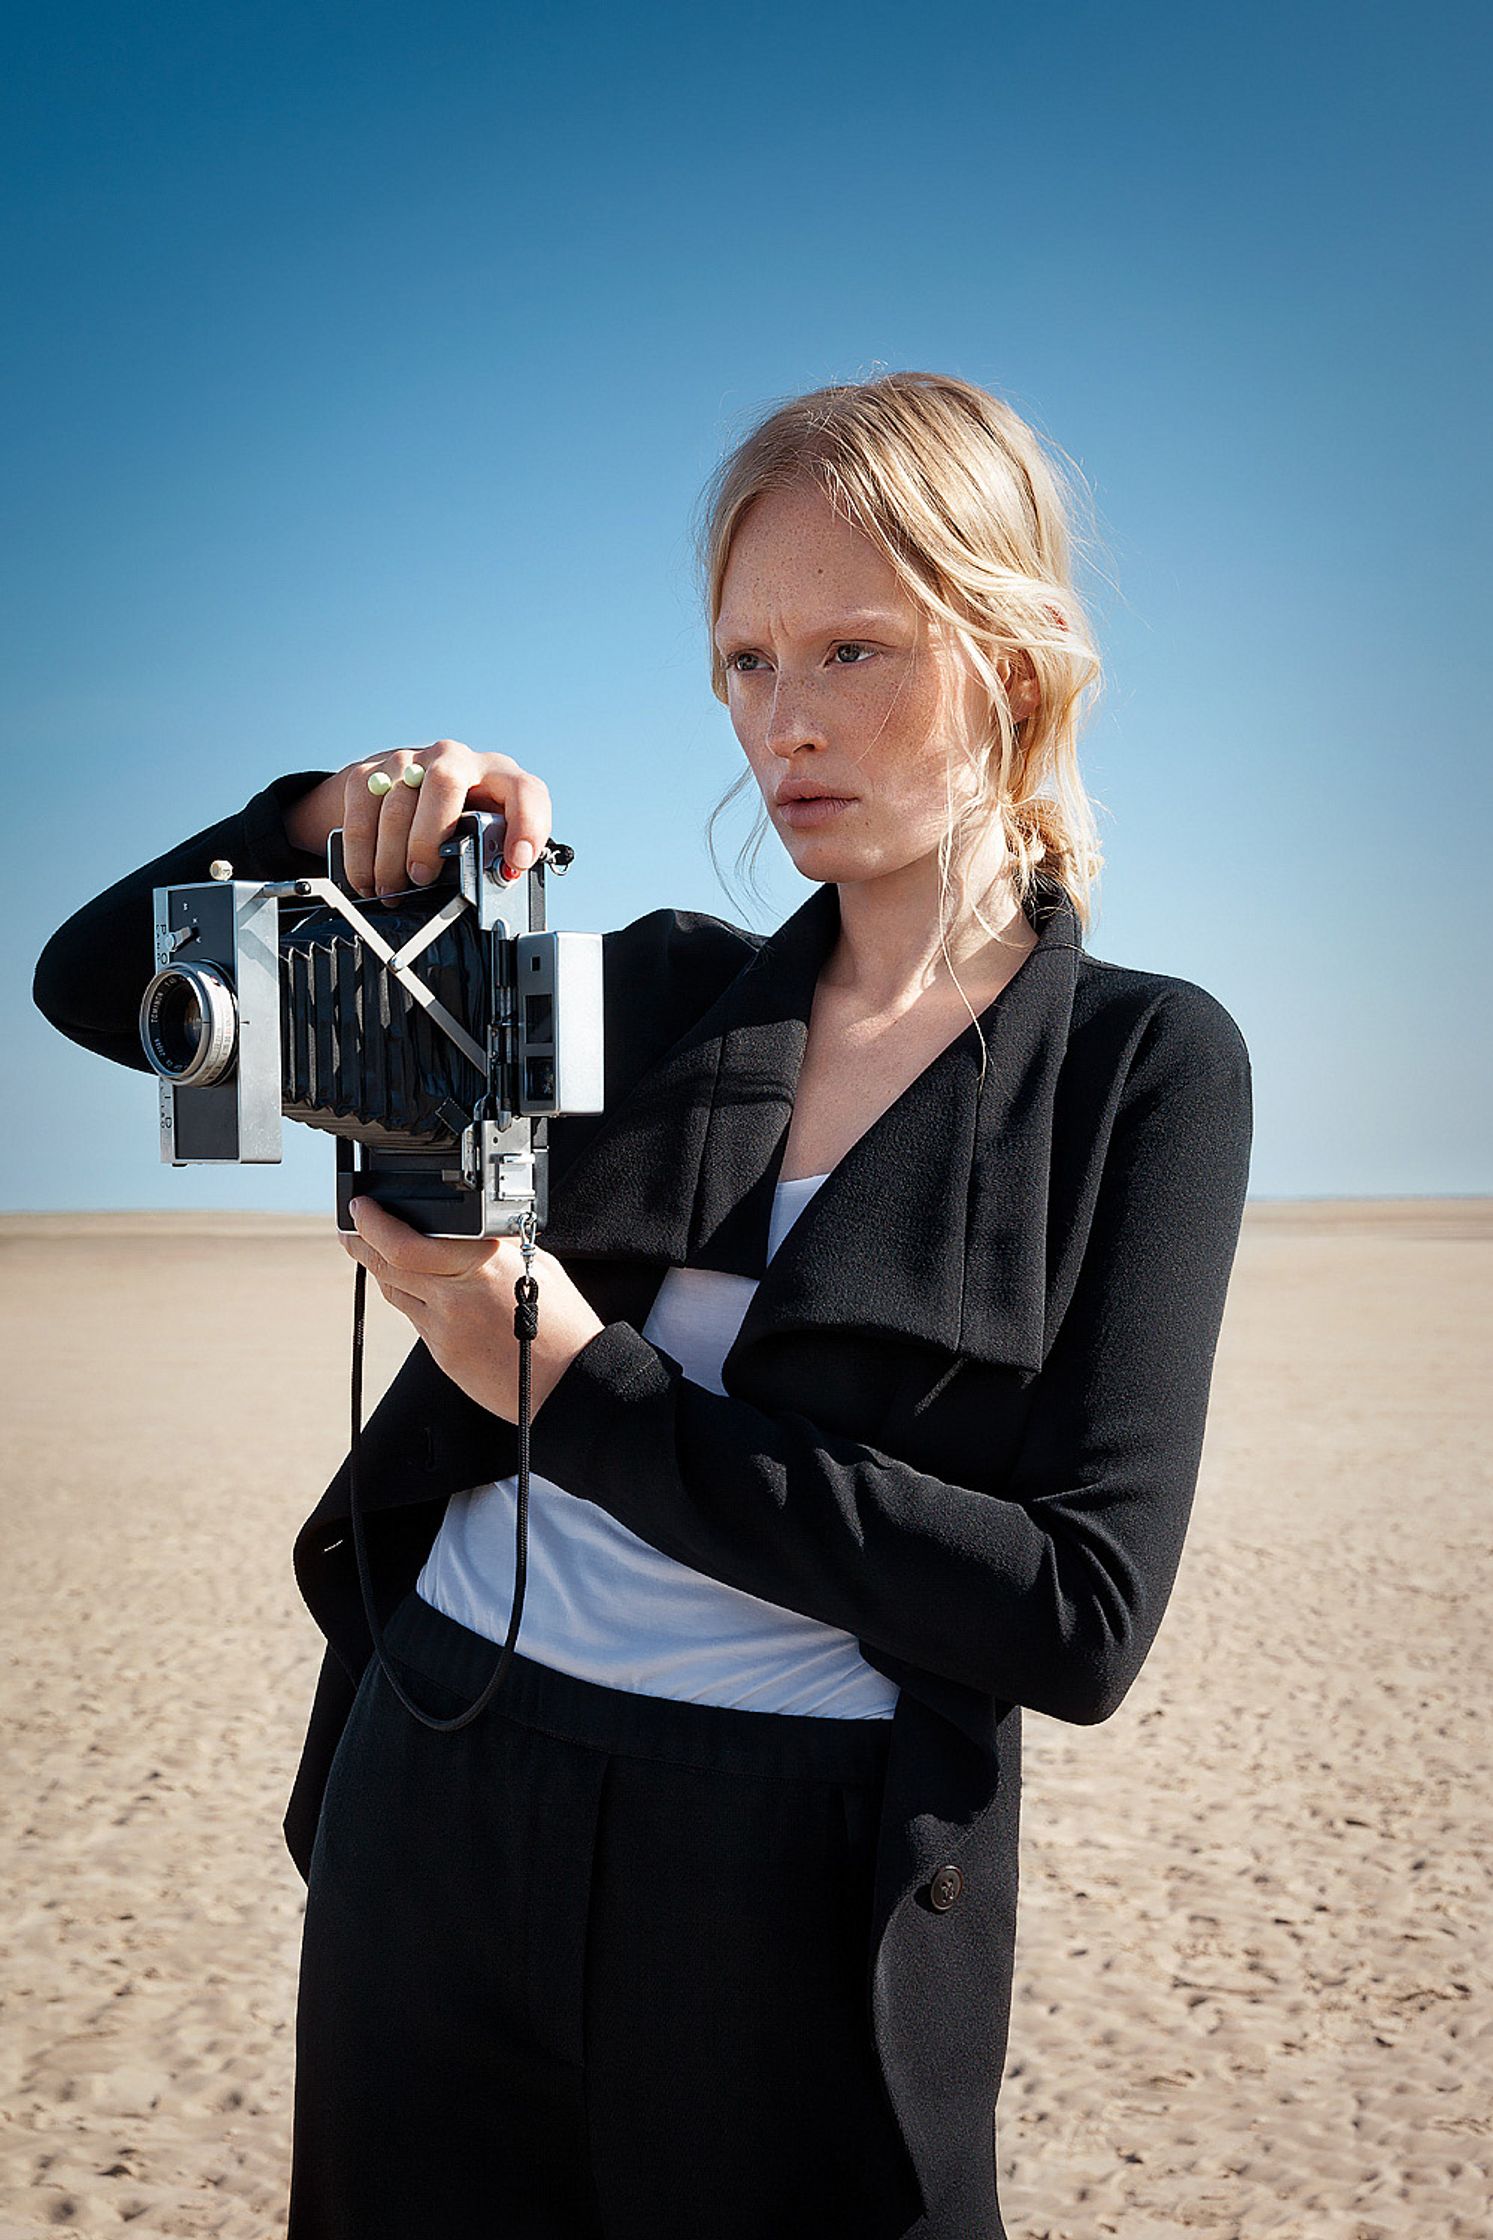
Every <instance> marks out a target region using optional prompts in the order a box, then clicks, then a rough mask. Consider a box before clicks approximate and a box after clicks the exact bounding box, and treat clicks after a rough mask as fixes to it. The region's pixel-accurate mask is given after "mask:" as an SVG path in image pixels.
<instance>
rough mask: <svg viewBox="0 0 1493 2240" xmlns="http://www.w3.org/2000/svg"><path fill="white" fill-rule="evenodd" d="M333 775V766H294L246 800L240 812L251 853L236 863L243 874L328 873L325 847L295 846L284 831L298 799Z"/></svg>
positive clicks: (288, 876)
mask: <svg viewBox="0 0 1493 2240" xmlns="http://www.w3.org/2000/svg"><path fill="white" fill-rule="evenodd" d="M331 775H332V773H331V771H330V770H293V771H291V772H290V774H289V775H288V776H286V777H283V778H272V779H271V780H270V782H269V784H268V785H267V786H265V787H263V788H262V789H261V790H260V791H259V792H258V793H256V794H255V795H254V797H253V799H252V800H250V801H248V802H246V803H245V805H244V807H243V809H242V810H241V811H240V812H239V814H240V819H241V824H242V829H243V836H244V844H245V846H246V848H247V851H248V855H247V860H246V861H245V862H244V863H243V864H241V865H240V864H237V863H236V864H235V865H234V870H235V872H237V873H238V874H239V876H240V877H242V876H243V874H244V873H245V872H247V873H248V875H249V877H250V878H251V879H304V878H318V879H319V878H324V877H325V875H326V868H327V858H326V851H325V849H322V850H320V851H314V850H312V849H308V848H296V847H293V846H292V845H291V842H290V840H289V838H288V837H287V834H286V831H285V818H286V815H287V813H288V811H289V810H290V809H291V807H292V806H293V805H294V804H295V803H296V802H297V801H299V800H301V799H302V797H303V796H304V795H306V794H308V793H312V792H314V791H315V789H316V788H317V786H319V785H320V784H321V782H322V780H323V779H324V778H329V777H330V776H331Z"/></svg>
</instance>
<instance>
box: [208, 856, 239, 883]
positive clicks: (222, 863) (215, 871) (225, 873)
mask: <svg viewBox="0 0 1493 2240" xmlns="http://www.w3.org/2000/svg"><path fill="white" fill-rule="evenodd" d="M207 875H208V877H209V878H210V879H231V878H232V877H233V865H232V864H231V863H230V862H229V861H228V858H227V857H226V856H214V857H213V860H212V862H211V863H210V864H209V865H208V867H207Z"/></svg>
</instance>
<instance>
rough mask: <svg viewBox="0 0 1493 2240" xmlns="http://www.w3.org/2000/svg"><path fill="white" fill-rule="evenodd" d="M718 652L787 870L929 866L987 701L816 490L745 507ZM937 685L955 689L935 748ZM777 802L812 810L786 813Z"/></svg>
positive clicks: (880, 560)
mask: <svg viewBox="0 0 1493 2240" xmlns="http://www.w3.org/2000/svg"><path fill="white" fill-rule="evenodd" d="M715 636H716V644H717V646H718V648H719V650H720V654H721V658H722V660H723V661H724V663H725V668H726V690H727V705H728V707H729V709H730V714H731V722H732V725H733V727H734V729H735V732H736V736H737V738H738V739H739V740H740V741H741V744H742V747H743V749H744V751H745V753H746V758H747V761H748V762H749V763H750V764H751V767H752V773H753V775H754V776H755V778H756V780H757V783H758V785H759V786H760V787H761V789H762V794H763V798H764V800H765V801H766V803H767V808H768V814H769V815H770V816H771V818H772V821H773V825H774V828H775V829H776V831H777V833H778V835H779V837H780V839H781V840H782V842H783V845H784V846H785V847H786V848H787V850H788V853H789V855H790V856H791V857H792V858H793V861H794V864H795V866H796V867H797V869H798V870H799V871H801V872H802V873H803V874H804V876H805V877H806V878H810V879H819V880H854V879H871V878H878V877H881V876H883V875H885V874H886V873H888V872H892V871H898V870H901V869H902V868H903V867H904V866H906V865H908V864H911V863H914V862H916V861H918V860H919V859H921V858H923V857H927V856H931V855H932V854H933V852H934V851H935V850H936V848H937V846H938V843H939V839H940V837H941V835H942V833H943V830H944V826H945V823H946V821H947V804H948V798H949V788H950V787H952V791H953V798H954V800H955V802H956V804H957V803H958V802H959V801H960V800H961V799H962V798H964V797H965V796H966V794H967V793H968V792H969V791H970V790H972V785H973V780H972V778H971V776H970V773H969V771H968V769H967V766H966V757H965V755H964V753H963V752H962V750H961V748H960V737H959V734H960V732H961V731H962V732H963V733H964V735H965V736H969V735H971V734H972V733H973V732H974V730H975V727H976V726H977V725H978V724H979V723H980V722H981V720H982V716H983V709H984V694H983V690H982V689H981V687H980V686H979V684H978V681H977V679H976V678H975V676H974V673H973V671H972V670H971V669H970V668H969V665H968V662H967V660H966V659H965V657H964V656H963V654H962V653H961V652H960V651H959V649H958V648H957V647H956V646H954V645H953V644H952V643H951V642H949V641H948V640H947V639H946V638H945V636H944V634H943V632H942V630H941V628H940V626H939V625H937V624H936V623H934V622H932V621H930V620H929V619H927V618H926V617H925V616H924V615H923V613H922V611H921V610H920V609H919V608H918V607H917V606H916V605H915V604H914V603H913V601H912V599H911V598H910V597H909V595H908V594H907V592H906V591H905V590H904V589H903V588H902V584H901V582H900V580H899V578H898V576H897V572H896V570H895V569H894V568H893V566H892V564H891V562H890V561H889V560H888V559H886V558H885V556H884V555H883V554H882V553H881V552H880V551H879V550H878V548H877V547H876V546H875V545H874V544H873V543H872V542H871V539H870V538H869V537H868V536H866V535H865V534H864V533H863V531H861V530H860V529H857V528H855V527H854V526H853V525H852V524H851V523H849V522H847V521H846V520H845V519H844V518H843V516H842V515H840V514H837V513H836V512H835V510H834V508H833V507H832V506H831V504H830V502H829V500H828V499H827V498H826V497H825V496H824V494H823V492H822V491H821V490H820V489H819V488H818V487H817V486H816V485H813V484H810V483H803V484H796V485H794V486H793V487H792V488H790V489H786V490H772V491H768V492H766V493H765V494H764V495H763V496H762V497H760V498H758V499H756V500H755V501H754V502H753V504H752V505H751V506H750V507H749V509H748V511H747V513H746V515H745V517H744V519H743V520H742V522H741V525H740V527H739V528H738V529H737V532H736V535H735V538H734V540H733V542H732V545H731V552H730V557H729V559H728V561H727V565H726V572H725V578H724V581H723V585H722V595H721V611H720V619H719V621H718V623H717V625H716V633H715ZM941 673H946V674H947V675H948V677H949V679H950V683H951V687H952V690H951V693H950V700H949V707H948V711H947V714H946V716H945V719H944V723H945V728H944V730H943V731H942V733H940V730H939V715H938V695H939V686H940V677H941ZM1015 712H1016V713H1017V714H1018V715H1019V714H1020V712H1021V710H1020V708H1019V707H1017V708H1016V709H1015ZM951 749H953V750H955V751H953V752H952V754H951V752H950V750H951ZM946 769H948V770H949V772H950V773H951V774H950V776H949V777H948V778H947V780H946V774H945V773H946ZM785 787H792V788H806V789H810V790H812V792H813V793H814V794H815V795H816V796H817V797H818V798H817V799H815V800H813V801H809V800H804V801H801V802H794V801H792V800H791V799H788V798H786V797H785V795H784V791H783V789H784V788H785Z"/></svg>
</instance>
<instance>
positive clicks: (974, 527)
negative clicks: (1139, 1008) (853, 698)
mask: <svg viewBox="0 0 1493 2240" xmlns="http://www.w3.org/2000/svg"><path fill="white" fill-rule="evenodd" d="M805 482H809V483H812V484H815V485H817V486H818V488H819V489H821V490H822V491H823V492H824V494H825V496H826V497H827V498H828V499H829V500H830V503H831V504H832V505H833V506H834V507H835V509H836V511H837V512H839V513H840V514H841V515H842V516H843V517H844V518H845V519H846V520H848V521H850V522H851V523H853V524H854V525H855V526H856V527H857V528H859V529H861V530H863V531H864V532H865V534H866V535H867V536H869V537H870V538H871V539H872V540H873V542H874V543H875V544H876V545H878V546H879V547H880V549H881V551H882V552H883V553H884V554H885V555H886V557H887V559H888V560H889V561H890V562H891V564H892V566H893V567H894V568H895V569H896V571H897V574H898V576H899V577H900V579H901V581H902V583H903V584H904V586H905V587H906V589H907V591H908V593H909V594H910V595H911V597H912V598H913V600H914V601H915V602H916V604H917V605H918V606H919V607H920V608H921V610H922V612H923V614H924V616H925V618H927V619H928V620H929V621H930V622H934V623H938V624H941V625H943V627H944V631H945V633H946V634H947V636H948V638H949V639H951V640H952V642H953V644H954V645H955V646H956V647H958V648H959V649H961V650H962V651H963V653H964V655H965V657H966V658H967V660H968V661H969V663H970V665H971V667H972V668H973V670H974V672H975V674H976V676H977V677H978V678H979V679H980V680H981V682H982V683H983V685H984V688H985V698H986V714H987V720H986V723H985V725H984V726H983V727H982V731H981V735H980V736H979V737H977V738H975V739H973V740H969V741H961V742H960V743H961V744H962V745H964V746H965V747H966V749H967V752H968V754H969V757H970V761H971V765H972V770H973V775H974V778H975V781H976V783H975V786H974V789H973V792H972V797H971V798H970V799H969V800H968V801H966V802H965V803H964V804H962V805H956V803H955V801H954V797H953V790H952V787H951V788H950V794H949V814H948V818H947V821H946V823H945V828H944V832H943V834H942V837H941V839H940V842H939V940H940V943H941V945H942V946H943V949H944V954H945V957H946V958H947V957H948V947H947V940H948V933H949V930H950V928H951V925H952V924H954V923H957V922H958V920H959V919H960V918H962V917H965V916H969V917H972V918H974V919H976V920H978V922H979V923H980V924H981V925H985V926H986V930H987V932H988V931H993V929H992V928H990V927H989V926H988V925H986V921H985V919H984V918H983V916H982V915H981V912H980V909H979V906H978V904H979V899H980V898H976V900H975V902H974V903H971V902H970V900H969V898H968V895H967V892H966V883H965V879H964V876H963V867H964V863H965V860H966V855H967V848H968V844H969V843H970V842H971V840H972V839H973V838H975V837H977V836H978V834H979V832H980V831H981V830H982V829H987V828H988V826H989V824H990V822H991V821H992V820H994V821H996V822H997V823H998V824H999V825H1000V826H1001V828H1002V831H1003V835H1004V840H1005V857H1006V871H1007V875H1008V877H1009V880H1010V883H1011V887H1012V890H1013V892H1014V894H1015V897H1016V899H1017V901H1018V902H1019V903H1021V904H1023V905H1024V904H1025V902H1026V901H1027V899H1028V897H1029V896H1030V894H1031V891H1032V888H1033V885H1034V882H1035V878H1036V873H1037V869H1038V866H1039V865H1040V866H1041V867H1042V869H1043V870H1044V871H1045V872H1046V873H1047V874H1048V875H1049V876H1050V877H1052V878H1055V879H1056V880H1058V881H1059V882H1060V883H1061V885H1062V886H1063V887H1065V888H1066V890H1067V892H1068V894H1069V895H1070V896H1071V898H1072V901H1073V905H1074V908H1075V910H1076V912H1077V914H1078V919H1079V923H1080V925H1081V926H1082V927H1084V928H1085V929H1087V928H1088V927H1089V925H1090V924H1091V922H1092V917H1093V904H1092V890H1093V888H1094V885H1095V882H1096V881H1097V878H1098V875H1099V870H1100V867H1101V865H1102V863H1103V860H1104V858H1103V852H1102V850H1101V849H1100V846H1099V834H1098V828H1097V825H1096V823H1095V819H1094V809H1093V804H1092V803H1091V801H1090V798H1089V795H1088V793H1087V791H1086V790H1085V788H1084V784H1083V780H1082V778H1081V776H1080V774H1079V768H1078V754H1077V740H1078V735H1079V732H1080V731H1081V730H1082V728H1083V725H1084V724H1085V723H1086V722H1087V720H1088V717H1089V715H1090V713H1091V712H1092V707H1093V704H1094V702H1095V700H1097V698H1098V695H1099V691H1100V689H1101V666H1100V660H1099V655H1098V653H1097V651H1096V649H1095V644H1094V637H1093V632H1092V630H1091V628H1090V625H1089V621H1088V618H1087V616H1086V615H1085V613H1084V609H1083V606H1082V604H1081V602H1080V600H1079V598H1078V595H1077V593H1076V592H1075V590H1074V587H1073V583H1072V580H1071V570H1070V553H1071V550H1072V547H1073V543H1074V531H1073V527H1072V522H1071V513H1072V505H1073V501H1072V499H1071V497H1070V496H1069V493H1068V490H1067V488H1066V486H1065V481H1064V478H1063V477H1062V475H1061V474H1060V471H1059V469H1058V468H1057V467H1056V465H1055V464H1054V463H1053V462H1052V461H1051V460H1049V458H1048V456H1047V454H1046V452H1045V450H1044V448H1043V446H1042V444H1041V443H1040V442H1039V440H1038V438H1037V436H1036V435H1035V433H1034V432H1033V430H1032V429H1031V428H1030V427H1028V425H1027V423H1026V422H1025V421H1024V420H1023V419H1021V418H1020V417H1019V415H1018V414H1017V413H1015V412H1014V411H1013V410H1012V409H1011V407H1010V406H1009V405H1008V404H1005V403H1004V402H1002V400H1001V399H1000V398H999V397H994V396H992V395H990V393H989V392H988V391H987V390H984V389H978V388H975V387H974V386H973V385H972V384H971V383H970V382H967V381H960V380H957V379H955V378H953V377H952V376H949V375H943V374H933V373H886V374H881V375H879V376H877V377H876V378H874V379H871V380H866V381H856V382H846V383H842V384H838V385H836V386H834V387H831V388H825V389H815V390H812V391H811V392H810V393H809V394H807V395H806V396H800V397H791V398H788V399H786V400H785V401H783V402H781V403H779V404H777V405H776V406H774V407H772V408H771V409H770V410H769V411H768V413H767V414H766V416H765V417H764V418H762V419H761V420H759V421H758V422H757V424H756V425H755V426H754V427H752V428H751V429H749V431H748V432H747V434H746V435H745V436H744V437H742V439H741V440H740V441H739V442H738V443H737V444H736V445H735V447H734V448H733V449H732V450H731V451H730V452H729V453H728V454H727V456H726V457H725V458H724V459H723V460H722V461H721V463H720V465H719V466H718V467H717V469H716V470H715V473H714V474H713V475H712V476H711V478H710V481H709V482H708V483H707V485H706V488H705V490H704V492H703V494H702V497H701V501H700V507H699V513H698V519H697V525H696V552H697V559H698V565H699V569H700V575H701V590H702V595H703V599H704V604H705V607H706V610H707V615H708V625H707V626H708V629H709V631H710V681H711V689H712V690H713V692H714V693H715V696H716V698H717V699H718V700H722V701H724V700H725V699H726V697H727V687H726V670H725V665H724V663H723V661H722V659H721V656H720V652H719V649H718V648H717V646H716V643H715V626H716V623H717V621H718V620H719V616H720V608H721V594H722V585H723V581H724V577H725V573H726V564H727V561H728V560H729V558H730V553H731V544H732V540H733V538H734V537H735V534H736V531H737V529H738V527H739V526H740V524H741V521H742V518H743V516H744V515H745V513H746V511H747V509H748V507H749V506H750V505H752V504H753V502H754V501H755V500H756V499H757V498H759V497H761V496H762V495H763V494H764V493H765V492H767V491H769V490H779V489H784V488H787V487H790V486H792V485H796V484H802V483H805ZM1003 654H1004V655H1010V656H1012V657H1013V662H1012V671H1013V676H1014V675H1017V674H1021V673H1022V672H1023V666H1024V664H1023V657H1024V659H1025V661H1026V662H1029V663H1030V665H1031V673H1033V674H1034V675H1035V678H1036V681H1037V685H1038V689H1039V692H1040V701H1039V704H1038V706H1037V708H1036V710H1035V712H1034V713H1033V714H1031V715H1029V716H1027V717H1026V718H1025V720H1024V721H1023V722H1021V723H1019V724H1017V723H1015V722H1013V720H1012V716H1011V707H1010V701H1009V699H1008V697H1007V694H1006V690H1005V687H1004V685H1003V684H1002V681H1001V678H1000V674H999V672H998V670H997V667H996V663H997V662H998V660H999V659H1000V657H1001V656H1002V655H1003ZM948 682H949V680H948V678H947V676H945V686H946V687H947V684H948ZM750 780H751V772H750V771H749V770H744V771H743V772H742V773H741V774H740V776H739V777H738V778H737V779H736V781H735V783H734V784H733V785H732V786H731V788H730V789H729V791H728V792H727V793H726V794H725V795H724V796H723V797H722V799H721V800H720V801H719V802H717V804H716V806H715V808H714V810H712V812H711V816H710V820H709V824H708V825H707V840H708V841H709V838H710V834H711V832H712V830H713V827H714V824H715V820H716V818H717V817H718V816H719V815H720V814H721V812H722V811H723V810H724V809H725V808H726V806H727V804H728V803H729V802H730V801H732V800H733V799H734V798H735V796H736V794H737V793H738V792H739V791H740V790H741V789H742V787H743V786H745V785H747V784H749V783H750ZM769 829H770V823H769V819H768V817H767V814H766V809H765V805H764V806H763V807H762V810H761V814H760V816H759V818H758V822H757V825H756V827H755V828H754V830H753V832H752V833H751V834H749V835H748V838H747V840H746V841H745V842H744V843H743V846H742V849H741V852H740V854H739V855H738V858H737V863H738V867H739V866H740V865H741V864H742V862H743V861H744V860H747V861H748V862H750V861H751V860H754V859H755V855H756V851H757V849H758V847H760V845H761V842H762V840H763V839H764V838H765V836H766V834H767V832H768V830H769ZM713 857H714V849H713V843H712V859H713ZM716 868H717V871H718V872H719V865H717V867H716ZM956 889H957V901H954V900H953V898H954V896H955V890H956ZM951 901H952V904H953V906H952V910H951ZM951 970H952V963H951ZM955 979H956V982H957V979H958V975H957V973H956V974H955ZM971 1016H973V1014H971Z"/></svg>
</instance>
